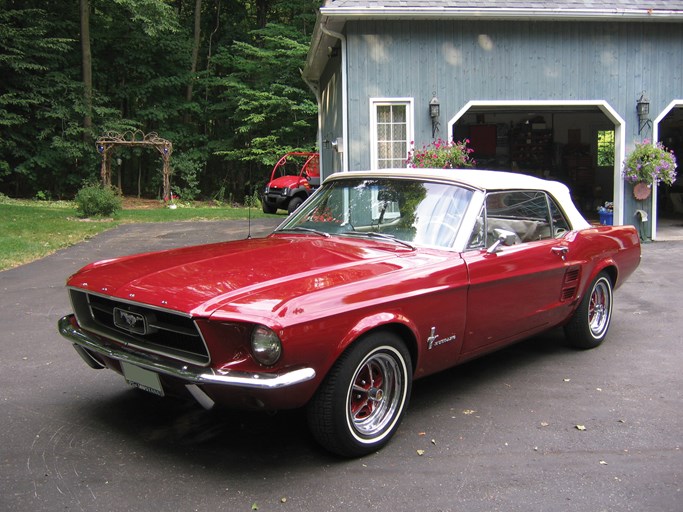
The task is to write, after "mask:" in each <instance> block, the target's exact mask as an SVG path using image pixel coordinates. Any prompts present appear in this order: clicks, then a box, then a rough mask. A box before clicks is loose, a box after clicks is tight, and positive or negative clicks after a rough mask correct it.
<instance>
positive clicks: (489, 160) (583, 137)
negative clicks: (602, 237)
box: [453, 106, 614, 220]
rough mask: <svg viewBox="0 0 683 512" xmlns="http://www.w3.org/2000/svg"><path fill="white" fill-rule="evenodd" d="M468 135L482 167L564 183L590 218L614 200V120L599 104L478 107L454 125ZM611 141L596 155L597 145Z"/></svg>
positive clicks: (459, 135) (463, 136) (457, 131)
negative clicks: (600, 108) (600, 207)
mask: <svg viewBox="0 0 683 512" xmlns="http://www.w3.org/2000/svg"><path fill="white" fill-rule="evenodd" d="M453 132H454V133H453V137H454V139H455V140H462V139H469V140H470V147H471V148H472V149H473V150H474V153H473V154H472V156H473V157H474V159H475V160H476V162H477V167H479V168H482V169H494V170H512V171H515V172H521V173H524V174H531V175H534V176H538V177H540V178H547V179H552V180H557V181H561V182H562V183H565V184H566V185H567V186H568V187H569V189H570V190H571V191H572V196H573V197H574V201H575V203H576V205H577V207H578V208H579V209H580V210H581V212H582V213H583V215H584V216H585V217H586V218H588V219H593V220H597V219H598V211H597V209H598V207H599V206H602V205H604V204H605V202H612V201H613V193H614V190H613V189H614V186H613V185H614V177H613V175H614V124H613V123H612V122H611V121H610V119H608V118H607V116H605V114H603V113H602V112H601V111H600V110H599V109H598V108H597V107H595V106H589V107H558V106H554V107H552V108H536V107H530V108H529V107H525V108H520V107H514V108H513V107H510V108H501V107H500V106H496V107H476V108H473V109H471V110H470V111H468V112H467V113H466V114H465V115H463V116H462V117H461V118H460V119H459V120H458V122H457V123H456V124H455V125H454V128H453ZM599 144H601V145H605V144H606V145H607V147H605V148H604V150H602V151H601V155H605V154H606V153H610V148H611V159H610V158H609V156H608V157H607V158H605V157H604V156H603V158H602V160H600V159H599V158H598V146H599Z"/></svg>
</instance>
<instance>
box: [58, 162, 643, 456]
mask: <svg viewBox="0 0 683 512" xmlns="http://www.w3.org/2000/svg"><path fill="white" fill-rule="evenodd" d="M639 262H640V244H639V240H638V235H637V233H636V230H635V229H634V228H633V227H631V226H618V227H613V226H592V225H590V224H589V223H588V222H586V221H585V220H584V218H583V217H582V216H581V215H580V213H579V212H578V211H577V209H576V208H575V206H574V204H573V203H572V201H571V198H570V194H569V190H568V189H567V187H565V186H564V185H562V184H560V183H557V182H553V181H546V180H541V179H537V178H533V177H529V176H523V175H519V174H510V173H502V172H492V171H477V170H452V169H449V170H430V169H427V170H424V169H423V170H407V169H400V170H384V171H372V172H348V173H342V174H337V175H334V176H331V177H330V178H328V179H327V180H326V181H325V183H324V184H323V186H322V187H321V188H320V189H318V190H317V191H316V193H315V194H314V195H313V196H311V197H310V198H309V199H308V200H307V201H306V202H305V203H304V204H303V205H302V206H301V207H300V208H299V209H297V210H296V211H295V212H294V213H293V214H292V215H290V216H289V217H288V218H287V220H286V221H285V222H284V223H282V224H281V225H280V226H279V227H278V228H277V229H276V230H275V231H274V232H273V233H272V234H270V235H269V236H267V237H265V238H260V239H247V240H241V241H233V242H223V243H216V244H211V245H204V246H197V247H187V248H182V249H175V250H170V251H164V252H156V253H148V254H141V255H136V256H128V257H123V258H118V259H110V260H105V261H101V262H98V263H93V264H91V265H88V266H86V267H85V268H83V269H82V270H80V271H79V272H77V273H76V274H74V275H73V276H71V277H70V278H69V280H68V283H67V285H68V291H69V295H70V298H71V303H72V305H73V310H74V314H73V315H69V316H66V317H64V318H62V319H61V320H60V322H59V330H60V332H61V334H62V335H63V336H64V337H66V338H67V339H68V340H69V341H70V342H71V343H72V344H73V346H74V348H75V349H76V351H77V352H78V353H79V354H80V356H81V357H82V358H83V359H84V360H85V362H86V363H88V365H90V366H91V367H92V368H109V369H111V370H114V371H115V372H118V373H120V374H121V375H122V376H123V377H124V378H125V380H126V381H127V382H128V383H129V384H131V385H133V386H136V387H138V388H141V389H144V390H146V391H149V392H151V393H155V394H157V395H161V396H164V395H181V396H187V397H193V398H194V399H195V400H196V401H197V402H199V403H200V404H201V405H202V406H203V407H206V408H211V407H213V406H214V405H215V404H220V405H227V406H230V407H236V408H256V409H264V410H277V409H287V408H299V407H305V408H306V413H307V415H308V422H309V426H310V430H311V432H312V434H313V436H314V437H315V438H316V439H317V440H318V441H319V442H320V443H321V444H322V445H323V446H324V447H325V448H326V449H328V450H330V451H332V452H334V453H337V454H340V455H343V456H349V457H353V456H360V455H364V454H367V453H370V452H373V451H375V450H377V449H379V448H381V447H382V446H384V445H385V444H386V443H387V442H388V441H389V440H390V438H391V437H392V435H393V434H394V432H396V429H397V428H398V426H399V424H400V422H401V419H402V417H403V415H404V414H405V412H406V408H407V406H408V401H409V397H410V391H411V385H412V381H413V379H417V378H420V377H424V376H426V375H430V374H433V373H435V372H438V371H441V370H443V369H445V368H449V367H452V366H454V365H457V364H459V363H462V362H463V361H467V360H469V359H472V358H474V357H478V356H481V355H483V354H486V353H488V352H491V351H493V350H496V349H499V348H501V347H504V346H506V345H509V344H511V343H514V342H516V341H518V340H521V339H523V338H526V337H529V336H531V335H534V334H537V333H540V332H542V331H545V330H548V329H551V328H554V327H557V326H564V329H565V333H566V336H567V339H568V340H569V342H570V343H571V344H572V345H573V346H575V347H577V348H580V349H589V348H594V347H597V346H598V345H600V344H601V343H602V342H603V340H604V339H605V337H606V336H607V330H608V328H609V325H610V320H611V316H612V300H613V291H614V290H615V289H616V288H618V287H619V285H621V283H623V282H624V280H625V279H626V278H628V276H629V275H630V274H631V273H632V272H633V271H634V270H635V269H636V267H637V266H638V264H639Z"/></svg>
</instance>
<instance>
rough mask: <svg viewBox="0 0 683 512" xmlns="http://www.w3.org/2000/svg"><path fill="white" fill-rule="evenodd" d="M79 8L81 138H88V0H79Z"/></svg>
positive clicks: (90, 105) (89, 84) (89, 128)
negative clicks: (81, 77) (81, 91)
mask: <svg viewBox="0 0 683 512" xmlns="http://www.w3.org/2000/svg"><path fill="white" fill-rule="evenodd" d="M80 10H81V59H82V63H83V100H84V102H85V115H84V116H83V128H84V131H83V140H85V141H88V140H89V139H90V136H91V133H90V130H91V128H92V53H91V51H90V0H80Z"/></svg>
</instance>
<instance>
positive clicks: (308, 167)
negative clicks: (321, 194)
mask: <svg viewBox="0 0 683 512" xmlns="http://www.w3.org/2000/svg"><path fill="white" fill-rule="evenodd" d="M302 162H303V163H302ZM319 186H320V155H319V154H318V153H309V152H304V151H293V152H290V153H287V154H286V155H284V156H283V157H282V158H280V160H278V162H277V163H276V164H275V167H273V171H272V172H271V173H270V180H269V181H268V183H267V184H266V188H265V190H264V192H263V197H262V199H261V204H262V206H263V213H275V212H276V211H277V210H278V209H281V210H287V212H288V213H292V212H293V211H294V210H296V209H297V208H298V207H299V206H300V205H301V203H303V202H304V201H305V200H306V199H307V198H308V196H310V195H311V194H312V193H313V191H314V190H315V189H317V188H318V187H319Z"/></svg>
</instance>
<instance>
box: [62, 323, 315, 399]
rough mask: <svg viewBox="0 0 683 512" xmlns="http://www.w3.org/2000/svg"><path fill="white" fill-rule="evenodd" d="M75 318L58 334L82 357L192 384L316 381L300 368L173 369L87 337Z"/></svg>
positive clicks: (270, 385) (266, 385)
mask: <svg viewBox="0 0 683 512" xmlns="http://www.w3.org/2000/svg"><path fill="white" fill-rule="evenodd" d="M73 317H74V315H67V316H65V317H63V318H61V319H60V320H59V322H58V324H57V325H58V328H59V334H61V335H62V336H64V337H65V338H66V339H67V340H69V341H70V342H71V343H73V344H74V347H75V348H76V350H77V351H78V352H79V353H81V351H82V350H83V349H85V350H87V351H91V352H95V353H97V354H101V355H103V356H105V357H110V358H112V359H116V360H118V361H126V362H128V363H131V364H134V365H136V366H139V367H141V368H146V369H148V370H152V371H154V372H158V373H162V374H164V375H170V376H172V377H176V378H178V379H181V380H184V381H186V382H188V383H190V384H220V385H225V386H235V387H241V388H251V389H264V390H268V389H278V388H283V387H287V386H293V385H295V384H300V383H302V382H306V381H309V380H311V379H313V378H314V377H315V370H314V369H313V368H299V369H296V370H292V371H288V372H286V373H279V374H273V373H265V372H263V373H258V372H237V371H232V370H226V371H224V372H218V373H216V372H214V371H213V370H211V369H207V368H197V369H194V368H189V367H188V366H187V365H182V366H173V365H172V364H171V363H169V362H165V361H160V360H153V359H150V358H148V357H143V356H140V355H138V354H135V353H132V352H129V351H127V350H124V349H121V348H119V347H116V346H113V345H108V344H106V342H105V341H104V340H103V339H102V338H100V337H99V336H97V335H93V334H90V333H86V332H85V331H83V330H82V329H81V328H79V327H74V325H73V324H72V323H71V319H72V318H73ZM209 372H210V373H209Z"/></svg>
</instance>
